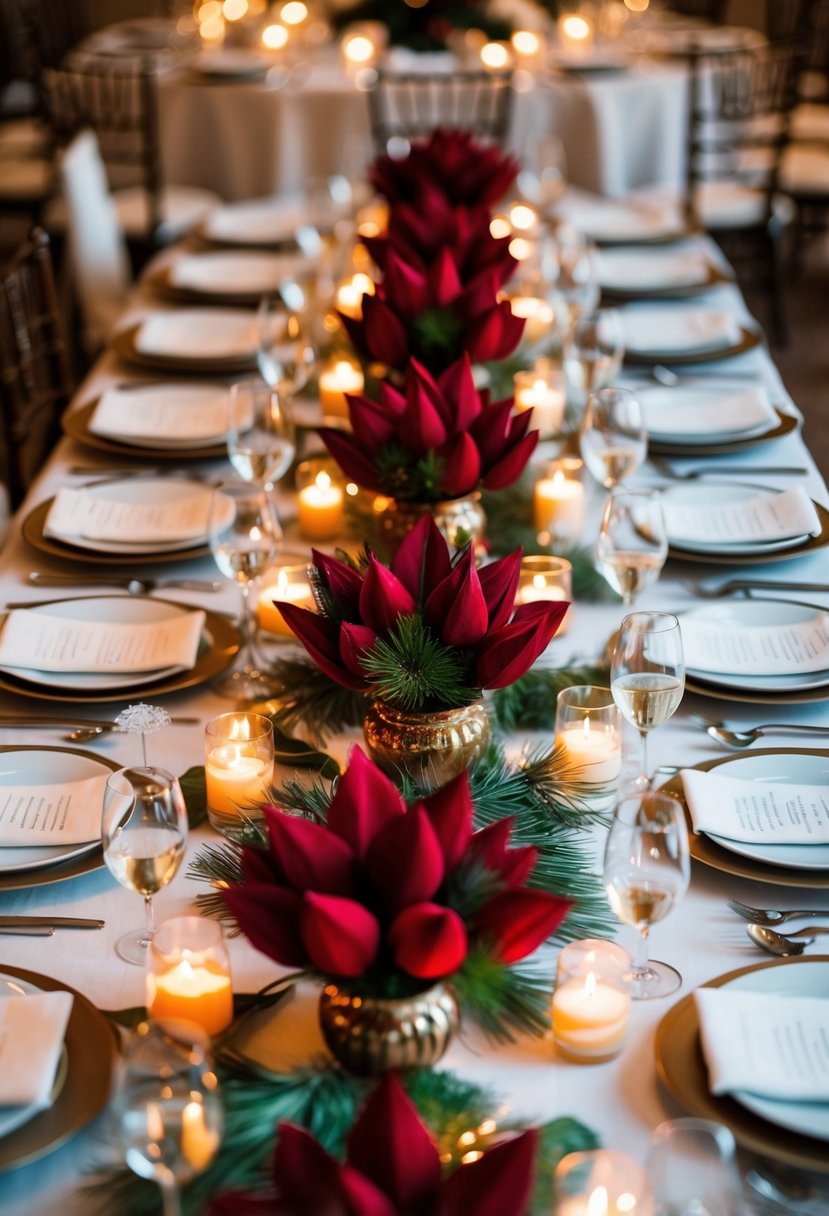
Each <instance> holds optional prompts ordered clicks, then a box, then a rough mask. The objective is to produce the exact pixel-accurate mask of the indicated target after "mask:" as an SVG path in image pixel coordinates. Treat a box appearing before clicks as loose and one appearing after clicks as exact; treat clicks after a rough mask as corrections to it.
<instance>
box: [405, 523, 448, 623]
mask: <svg viewBox="0 0 829 1216" xmlns="http://www.w3.org/2000/svg"><path fill="white" fill-rule="evenodd" d="M391 569H392V573H393V574H394V575H395V576H396V577H397V578H399V579H400V582H401V583H402V584H403V586H404V587H405V588H406V590H407V591H408V592H409V594H410V595H411V596H412V598H413V599H414V601H415V602H416V603H417V604H422V603H423V602H424V600H425V599H426V598H427V597H428V596H429V595H430V594H431V592H432V591H433V590H434V588H435V587H436V586H437V584H438V583H439V582H440V581H441V580H442V579H444V578H446V577H447V575H448V574H449V572H450V570H451V569H452V564H451V561H450V558H449V546H448V545H447V543H446V541H445V540H444V538H443V536H442V535H441V533H440V532H439V530H438V527H437V525H436V524H435V521H434V520H433V519H432V517H431V515H424V516H423V517H422V518H421V519H419V520H418V521H417V523H416V524H415V526H414V527H413V528H412V530H411V532H410V533H409V534H408V536H406V537H405V539H404V540H403V541H402V542H401V544H400V546H399V548H398V550H397V553H396V554H395V555H394V561H393V562H392V564H391Z"/></svg>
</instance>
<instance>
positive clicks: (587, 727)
mask: <svg viewBox="0 0 829 1216" xmlns="http://www.w3.org/2000/svg"><path fill="white" fill-rule="evenodd" d="M581 729H582V733H583V734H584V735H585V736H587V735H589V734H590V718H589V717H588V715H587V714H585V715H584V721H583V722H582V724H581Z"/></svg>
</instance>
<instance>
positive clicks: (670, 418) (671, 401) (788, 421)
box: [636, 352, 797, 474]
mask: <svg viewBox="0 0 829 1216" xmlns="http://www.w3.org/2000/svg"><path fill="white" fill-rule="evenodd" d="M663 353H664V352H663ZM659 357H660V358H661V357H662V356H661V355H660V356H659ZM668 371H669V369H668V368H663V367H662V366H661V365H660V364H657V367H656V369H655V372H654V374H655V375H659V376H662V375H663V374H664V375H667V373H668ZM636 392H637V396H638V398H639V401H640V404H641V406H642V411H643V413H644V417H645V427H646V430H647V432H648V448H649V451H651V452H652V453H653V454H654V455H657V456H660V455H662V456H686V457H693V456H727V455H729V454H734V453H737V452H742V451H747V450H749V449H751V448H753V447H756V446H759V445H761V444H764V443H767V442H769V441H771V440H774V439H780V438H782V437H783V436H784V435H787V434H789V433H791V432H792V431H793V430H795V429H796V427H797V419H796V418H795V416H794V415H793V414H787V413H783V412H782V411H781V410H780V409H778V408H777V407H776V406H775V405H774V404H773V402H772V400H771V397H770V395H769V392H768V390H767V389H766V387H765V385H763V384H762V383H759V382H754V381H752V380H751V379H749V378H747V379H746V380H738V379H736V378H730V377H728V376H722V377H717V376H716V375H710V376H709V375H706V376H705V377H693V376H689V377H683V378H677V382H676V383H675V384H670V385H667V384H657V383H649V384H637V386H636ZM746 472H747V474H750V472H751V470H750V468H749V469H747V470H746Z"/></svg>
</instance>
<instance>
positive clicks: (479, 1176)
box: [441, 1128, 538, 1216]
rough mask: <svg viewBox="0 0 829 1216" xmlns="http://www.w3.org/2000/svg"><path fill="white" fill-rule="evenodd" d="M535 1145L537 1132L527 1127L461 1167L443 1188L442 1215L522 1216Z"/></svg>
mask: <svg viewBox="0 0 829 1216" xmlns="http://www.w3.org/2000/svg"><path fill="white" fill-rule="evenodd" d="M537 1146H538V1132H537V1131H536V1129H535V1128H530V1130H529V1131H526V1132H522V1133H521V1135H520V1136H515V1137H514V1139H512V1140H504V1141H502V1142H501V1143H500V1144H496V1145H495V1146H494V1147H493V1148H490V1149H488V1150H487V1151H486V1152H485V1153H484V1155H483V1157H479V1158H478V1160H477V1161H473V1162H472V1163H471V1164H469V1165H462V1166H460V1167H459V1168H458V1169H456V1170H455V1172H454V1174H452V1176H451V1177H450V1178H449V1179H447V1181H446V1183H445V1184H444V1186H443V1194H442V1199H443V1203H444V1206H443V1207H442V1208H441V1216H469V1213H471V1212H474V1213H475V1216H524V1213H525V1212H526V1211H527V1210H528V1206H529V1201H530V1194H531V1191H532V1184H533V1165H534V1163H535V1153H536V1148H537Z"/></svg>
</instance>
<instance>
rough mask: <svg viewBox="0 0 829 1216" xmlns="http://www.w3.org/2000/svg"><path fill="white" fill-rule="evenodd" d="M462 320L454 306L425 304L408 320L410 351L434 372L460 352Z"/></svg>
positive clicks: (438, 371)
mask: <svg viewBox="0 0 829 1216" xmlns="http://www.w3.org/2000/svg"><path fill="white" fill-rule="evenodd" d="M462 333H463V320H462V319H461V316H460V314H459V313H458V311H457V309H455V308H426V309H424V310H423V312H419V313H418V314H417V316H416V317H415V318H414V319H413V321H412V322H411V329H410V332H409V344H410V349H411V354H412V355H413V356H414V358H415V359H419V360H420V362H421V363H422V364H424V366H425V367H427V368H428V369H429V371H430V372H431V373H432V375H434V376H437V375H439V374H440V373H441V372H442V371H444V370H445V369H446V368H447V367H448V366H449V364H450V363H454V361H455V359H456V358H457V357H458V354H459V353H460V346H461V335H462Z"/></svg>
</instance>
